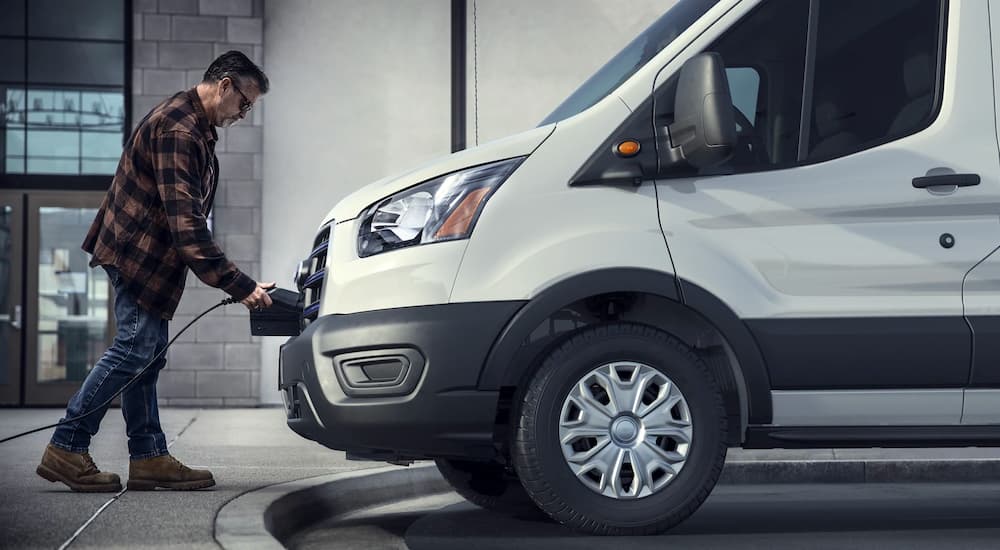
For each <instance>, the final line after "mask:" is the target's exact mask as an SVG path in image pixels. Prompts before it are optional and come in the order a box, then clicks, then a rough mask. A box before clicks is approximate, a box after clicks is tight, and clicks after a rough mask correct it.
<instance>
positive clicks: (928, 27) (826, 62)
mask: <svg viewBox="0 0 1000 550" xmlns="http://www.w3.org/2000/svg"><path fill="white" fill-rule="evenodd" d="M858 14H864V16H863V17H859V15H858ZM940 14H941V6H940V0H893V1H892V2H871V1H870V0H868V1H866V0H820V2H819V25H818V27H817V32H816V61H815V80H814V85H813V93H812V103H811V105H810V110H809V113H810V116H811V120H810V124H811V126H810V130H809V139H808V155H807V156H806V158H805V160H807V161H814V160H825V159H830V158H835V157H839V156H843V155H847V154H850V153H853V152H856V151H860V150H862V149H866V148H869V147H873V146H875V145H878V144H880V143H885V142H887V141H891V140H893V139H897V138H900V137H903V136H906V135H909V134H912V133H914V132H917V131H919V130H921V129H923V128H925V127H926V126H927V125H928V124H929V123H930V122H931V118H932V116H933V112H934V97H935V90H936V88H937V83H938V79H939V76H938V67H939V66H940V62H939V59H938V51H939V47H938V38H939V32H938V29H939V18H940Z"/></svg>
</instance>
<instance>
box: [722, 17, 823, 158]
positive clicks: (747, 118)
mask: <svg viewBox="0 0 1000 550" xmlns="http://www.w3.org/2000/svg"><path fill="white" fill-rule="evenodd" d="M808 18H809V3H808V2H803V1H802V0H770V1H768V2H765V3H764V4H763V5H761V6H760V7H758V8H757V9H756V10H754V11H753V12H752V13H751V14H750V15H748V16H747V17H745V18H744V19H743V20H742V21H740V22H739V23H737V24H736V25H735V26H734V27H733V28H732V29H730V30H729V31H727V32H726V34H725V35H723V36H722V37H721V38H719V39H718V40H717V41H716V42H715V44H713V45H712V46H710V47H709V48H708V49H707V51H711V52H717V53H719V54H720V55H721V56H722V60H723V62H725V64H726V68H727V70H726V74H727V76H728V78H729V86H730V90H731V91H732V99H733V109H734V111H735V114H736V115H737V116H736V124H737V136H738V142H737V147H736V151H735V153H734V154H733V157H732V158H731V159H730V160H729V161H728V162H727V163H726V164H725V165H724V166H723V167H722V169H723V170H726V169H728V170H731V171H736V172H742V171H752V170H766V169H769V168H773V167H777V166H788V165H791V164H794V163H795V162H796V160H797V159H798V143H799V121H800V120H801V112H802V82H803V79H804V74H805V69H804V67H805V56H806V54H805V52H806V32H807V29H808ZM739 115H743V116H739Z"/></svg>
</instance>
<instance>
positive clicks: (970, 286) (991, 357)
mask: <svg viewBox="0 0 1000 550" xmlns="http://www.w3.org/2000/svg"><path fill="white" fill-rule="evenodd" d="M988 8H989V21H990V28H991V33H990V37H991V39H992V47H991V49H990V51H991V52H992V54H993V66H992V69H993V73H992V76H993V96H994V119H993V120H994V124H995V126H994V129H995V132H996V133H994V136H993V143H994V146H995V150H994V154H995V155H997V156H998V157H1000V142H998V139H997V136H998V135H1000V1H998V0H989V4H988ZM998 194H1000V191H998ZM991 206H992V207H993V214H994V216H995V217H996V219H997V220H998V224H997V227H996V230H995V232H994V235H995V239H996V244H997V246H1000V205H998V204H997V201H993V203H992V204H991ZM962 293H963V298H964V304H965V315H966V317H967V318H968V320H969V324H970V325H971V326H972V331H973V333H974V334H975V346H974V350H973V363H972V374H971V380H970V384H969V385H970V386H971V387H973V388H990V387H992V388H1000V251H997V250H994V251H993V252H992V253H991V254H990V255H989V256H987V257H986V258H984V259H983V261H982V263H980V264H979V265H977V266H976V267H975V268H974V269H973V270H972V271H971V272H970V273H969V274H968V275H967V276H966V279H965V284H964V285H963V288H962ZM972 406H973V404H972V403H969V402H966V413H967V415H966V416H967V417H971V418H995V419H996V418H1000V400H997V399H989V400H986V399H982V400H980V401H979V402H978V405H976V408H975V410H971V409H970V407H972ZM991 408H992V410H991Z"/></svg>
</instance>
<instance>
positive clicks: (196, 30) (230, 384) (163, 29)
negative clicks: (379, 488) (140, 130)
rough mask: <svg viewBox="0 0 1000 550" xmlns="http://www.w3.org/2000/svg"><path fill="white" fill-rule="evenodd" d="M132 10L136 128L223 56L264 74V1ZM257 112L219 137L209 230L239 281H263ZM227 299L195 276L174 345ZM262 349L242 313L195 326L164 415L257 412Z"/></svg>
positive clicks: (180, 348)
mask: <svg viewBox="0 0 1000 550" xmlns="http://www.w3.org/2000/svg"><path fill="white" fill-rule="evenodd" d="M132 7H133V11H134V14H133V18H134V21H133V44H132V52H133V73H132V75H133V76H132V87H133V94H132V105H133V107H132V121H133V123H137V122H138V121H139V120H142V117H144V116H145V115H146V113H147V112H149V110H150V109H151V108H152V107H153V106H155V105H156V104H157V103H159V102H160V101H162V100H163V99H165V98H166V97H168V96H170V95H173V94H174V93H175V92H178V91H180V90H184V89H188V88H191V87H193V86H195V85H197V84H198V82H200V81H201V78H202V75H203V74H204V72H205V69H207V68H208V65H209V63H211V62H212V60H213V59H215V58H216V57H217V56H219V55H221V54H222V53H223V52H226V51H229V50H239V51H242V52H243V53H245V54H247V56H249V57H250V58H251V59H252V60H253V61H254V62H255V63H257V64H258V65H260V66H261V67H262V68H264V70H265V71H267V66H266V65H265V64H264V59H263V55H264V47H263V42H264V31H263V29H264V3H263V1H262V0H136V1H135V2H133V4H132ZM262 106H263V105H262V104H261V103H258V104H257V105H256V106H255V108H254V109H255V112H253V113H251V116H248V117H247V119H246V120H244V121H242V122H240V123H239V124H237V125H236V126H234V127H232V128H231V129H228V130H224V129H221V128H220V129H218V131H219V142H218V143H217V144H216V153H217V154H218V156H219V162H220V182H219V185H220V188H219V191H218V192H217V193H216V200H215V208H214V211H213V220H212V223H213V228H214V231H215V238H216V242H218V243H219V245H220V246H222V248H223V250H224V251H225V252H226V254H227V256H228V257H229V258H230V259H231V260H233V261H234V262H236V265H237V266H238V267H239V268H240V269H241V270H242V271H244V272H245V273H247V274H248V275H250V276H251V277H253V278H255V279H258V280H273V279H274V278H275V277H274V276H273V274H272V276H271V277H270V278H268V277H267V275H268V274H264V275H263V276H262V275H261V273H260V265H261V264H260V238H261V221H260V216H261V214H260V208H261V206H260V205H261V178H262V177H263V170H262V154H263V140H264V137H263V128H262V122H263V117H262V116H260V109H261V108H262ZM225 297H226V295H225V293H223V292H222V291H221V290H218V289H214V288H211V287H208V286H207V285H205V284H203V283H202V282H201V281H199V280H198V279H197V278H196V277H195V276H194V275H193V274H192V275H190V276H189V277H188V281H187V288H186V290H185V292H184V298H183V299H182V300H181V304H180V307H179V308H178V311H177V314H176V315H175V316H174V320H173V321H172V322H171V323H170V336H171V338H172V337H173V336H174V335H176V334H177V333H178V332H179V331H180V330H181V329H182V328H183V327H184V326H185V325H186V324H187V323H188V322H190V321H191V320H192V319H194V318H195V317H196V316H197V315H198V314H200V313H201V312H202V311H204V310H205V309H207V308H208V307H210V306H212V305H214V304H215V303H218V301H219V300H222V299H223V298H225ZM260 347H261V339H260V338H255V337H251V336H250V321H249V314H248V312H247V311H246V308H244V307H243V306H242V305H239V304H233V305H229V306H225V307H224V308H220V309H217V310H215V311H214V312H212V313H210V314H209V315H207V316H205V317H203V318H202V319H201V320H200V321H199V322H198V323H197V324H195V325H193V326H192V327H191V328H189V329H188V330H187V332H185V333H184V334H183V335H181V336H180V337H179V338H178V339H177V342H176V343H175V344H174V345H173V347H172V348H171V349H170V351H169V352H168V357H167V367H166V370H164V371H163V372H162V373H161V375H160V382H159V384H158V387H159V390H160V391H159V397H160V402H161V404H163V405H170V406H182V407H197V406H202V407H246V406H254V405H257V404H258V403H259V402H260V389H259V384H260V369H261V364H260Z"/></svg>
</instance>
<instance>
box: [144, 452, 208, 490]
mask: <svg viewBox="0 0 1000 550" xmlns="http://www.w3.org/2000/svg"><path fill="white" fill-rule="evenodd" d="M213 485H215V478H213V477H212V472H209V471H208V470H192V469H191V468H188V467H187V466H185V465H183V464H181V461H179V460H177V459H176V458H174V457H172V456H170V455H163V456H156V457H153V458H143V459H140V460H132V461H130V462H129V465H128V488H129V490H131V491H152V490H153V489H156V488H157V487H163V488H164V489H175V490H179V491H188V490H191V489H204V488H206V487H211V486H213Z"/></svg>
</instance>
